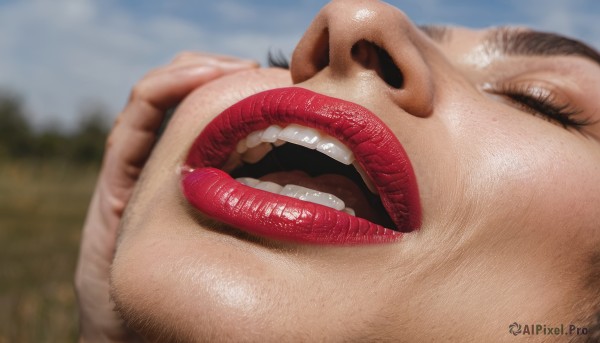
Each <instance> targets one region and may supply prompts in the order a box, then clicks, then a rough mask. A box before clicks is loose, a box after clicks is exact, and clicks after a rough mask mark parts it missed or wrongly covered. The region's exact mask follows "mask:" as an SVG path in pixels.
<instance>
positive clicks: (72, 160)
mask: <svg viewBox="0 0 600 343" xmlns="http://www.w3.org/2000/svg"><path fill="white" fill-rule="evenodd" d="M389 2H391V3H392V4H394V5H396V6H398V7H400V8H401V9H403V10H404V11H405V12H407V14H408V15H409V16H410V17H411V18H412V19H413V20H414V21H415V22H417V23H418V24H425V23H444V24H457V25H464V26H471V27H485V26H490V25H504V24H522V25H526V26H531V27H534V28H539V29H544V30H550V31H557V32H560V33H563V34H567V35H571V36H574V37H576V38H579V39H582V40H585V41H587V42H589V43H591V44H592V45H593V46H595V47H596V48H597V47H599V46H600V24H598V18H600V1H595V0H528V1H526V2H525V1H522V0H506V1H489V0H488V1H475V0H473V1H467V0H458V1H457V0H454V1H444V0H418V1H417V0H414V1H389ZM324 3H325V2H324V1H316V0H293V1H291V0H290V1H282V0H257V1H244V0H220V1H198V0H170V1H162V2H159V1H148V0H130V1H117V0H0V343H4V342H67V341H75V340H76V335H77V314H76V310H75V303H74V302H75V298H74V294H73V290H72V274H73V270H74V267H75V260H76V255H77V248H78V247H77V245H78V242H79V230H80V228H81V226H82V222H83V219H84V217H85V210H86V207H87V202H88V200H89V197H90V194H91V191H92V188H93V184H94V180H95V177H96V173H97V169H98V166H99V164H100V157H101V154H102V149H103V144H104V143H103V139H104V137H105V135H106V132H107V129H108V127H109V126H110V124H111V122H112V120H113V119H114V117H115V116H116V115H117V114H118V112H119V110H120V108H121V107H122V106H123V105H124V103H125V100H126V98H127V96H128V92H129V89H130V87H131V86H132V85H133V84H134V83H135V81H136V80H138V79H139V78H140V77H142V75H143V74H144V73H145V72H146V71H148V70H149V69H150V68H153V67H155V66H158V65H161V64H164V63H167V62H168V61H169V60H170V59H171V58H173V57H174V56H175V54H176V53H177V52H179V51H181V50H197V51H209V52H217V53H222V54H231V55H236V56H241V57H245V58H252V59H255V60H258V61H260V62H261V63H264V61H265V60H266V55H267V52H268V51H269V50H270V49H271V50H274V51H278V50H281V51H282V52H283V53H284V54H286V55H288V56H289V55H290V53H291V51H292V49H293V47H294V46H295V44H296V42H297V41H298V40H299V39H300V37H301V35H302V32H303V31H304V29H306V27H307V26H308V25H309V23H310V21H311V19H312V17H313V16H314V15H315V14H316V13H317V12H318V10H319V8H320V7H321V6H322V5H323V4H324Z"/></svg>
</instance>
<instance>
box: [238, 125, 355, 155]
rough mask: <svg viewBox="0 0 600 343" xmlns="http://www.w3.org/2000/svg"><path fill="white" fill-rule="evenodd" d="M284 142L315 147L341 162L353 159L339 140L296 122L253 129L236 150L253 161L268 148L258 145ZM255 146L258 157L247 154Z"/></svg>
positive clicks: (266, 151) (348, 150)
mask: <svg viewBox="0 0 600 343" xmlns="http://www.w3.org/2000/svg"><path fill="white" fill-rule="evenodd" d="M284 142H290V143H294V144H298V145H301V146H303V147H306V148H309V149H316V150H317V151H320V152H322V153H324V154H325V155H327V156H329V157H331V158H333V159H334V160H336V161H338V162H341V163H343V164H350V163H352V162H353V161H354V154H353V153H352V151H350V149H348V147H347V146H345V145H344V144H343V143H342V142H340V141H339V140H337V139H335V138H333V137H331V136H329V135H327V134H324V133H322V132H320V131H318V130H316V129H313V128H309V127H305V126H301V125H297V124H290V125H288V126H286V127H285V128H281V127H280V126H278V125H271V126H269V127H268V128H266V129H264V130H258V131H254V132H252V133H250V134H249V135H248V137H246V138H245V139H242V140H241V141H240V142H239V143H238V145H237V147H236V151H237V152H238V153H239V154H241V155H242V160H243V161H245V162H249V163H254V162H257V161H260V159H262V158H263V157H264V156H265V155H266V154H267V153H268V152H269V150H270V149H266V148H260V147H259V146H260V145H263V144H264V145H265V146H267V145H270V144H269V143H274V144H275V145H276V146H279V145H281V144H282V143H284ZM265 143H266V144H265ZM256 148H258V149H260V153H261V154H262V155H261V156H260V158H258V159H257V157H258V156H256V153H254V154H249V153H251V152H252V150H253V149H256Z"/></svg>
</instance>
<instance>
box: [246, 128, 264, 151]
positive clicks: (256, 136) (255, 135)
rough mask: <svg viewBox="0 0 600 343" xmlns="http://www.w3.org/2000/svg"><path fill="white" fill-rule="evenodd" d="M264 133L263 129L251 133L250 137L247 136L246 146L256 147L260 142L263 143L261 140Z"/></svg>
mask: <svg viewBox="0 0 600 343" xmlns="http://www.w3.org/2000/svg"><path fill="white" fill-rule="evenodd" d="M262 134H263V131H262V130H259V131H254V132H252V133H251V134H249V135H248V137H246V146H247V147H248V148H254V147H256V146H258V145H259V144H260V143H262V141H261V140H260V138H261V136H262Z"/></svg>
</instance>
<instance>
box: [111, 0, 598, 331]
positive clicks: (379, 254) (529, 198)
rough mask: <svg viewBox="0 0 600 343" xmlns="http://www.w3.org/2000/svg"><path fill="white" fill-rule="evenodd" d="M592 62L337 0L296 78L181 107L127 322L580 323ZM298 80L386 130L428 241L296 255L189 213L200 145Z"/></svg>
mask: <svg viewBox="0 0 600 343" xmlns="http://www.w3.org/2000/svg"><path fill="white" fill-rule="evenodd" d="M542 43H544V44H542ZM532 46H535V47H538V48H531V47H532ZM527 47H530V48H529V49H528V48H527ZM586 53H587V50H585V49H582V48H581V47H580V46H579V45H574V44H572V43H571V42H569V41H566V40H564V39H562V38H556V37H554V36H547V35H545V34H537V33H532V32H531V31H528V30H525V29H488V30H476V31H474V30H467V29H463V28H448V29H446V30H445V31H444V30H442V29H440V28H433V27H427V28H418V27H416V26H415V25H414V24H413V23H411V22H410V21H409V20H408V19H407V18H406V16H405V15H404V14H403V13H402V12H400V11H399V10H397V9H395V8H393V7H390V6H389V5H386V4H384V3H381V2H376V1H360V0H356V1H343V2H342V1H334V2H332V3H330V4H329V5H327V6H326V7H325V8H324V9H323V10H322V11H321V12H320V13H319V14H318V15H317V17H316V18H315V20H314V22H313V23H312V24H311V26H310V28H309V29H308V30H307V32H306V34H305V36H304V37H303V39H302V40H301V42H300V43H299V45H298V46H297V48H296V50H295V52H294V54H293V57H292V61H291V68H290V71H287V70H283V69H278V68H273V69H260V70H255V71H250V72H244V73H238V74H234V75H231V76H227V77H224V78H222V79H219V80H217V81H215V82H212V83H210V84H208V85H206V86H204V87H202V88H200V89H198V90H197V91H195V92H194V93H193V94H192V95H190V96H189V97H188V99H187V100H186V101H185V102H184V103H183V104H182V105H181V106H180V107H179V109H178V110H177V113H176V115H175V117H174V118H173V119H172V121H171V123H170V125H169V127H168V130H167V131H166V133H165V134H164V136H163V137H162V138H161V141H160V143H159V144H158V146H157V147H156V148H155V151H154V153H153V156H152V158H151V160H150V161H149V162H148V164H147V166H146V168H145V171H144V174H143V177H142V178H141V180H140V182H139V187H138V188H137V190H136V193H135V195H134V197H133V199H132V201H131V203H130V204H129V206H128V208H127V211H126V215H125V218H124V221H123V224H122V227H121V229H122V230H121V236H120V241H119V244H118V248H117V253H116V258H115V261H114V265H113V273H112V293H113V296H114V298H115V300H116V301H117V303H118V308H119V310H120V312H121V313H122V315H123V316H124V317H125V319H126V320H127V321H128V322H129V324H130V325H132V326H133V327H135V328H136V329H138V330H141V331H143V332H145V333H146V334H148V335H158V334H165V335H167V334H168V335H174V337H179V338H182V339H186V340H187V339H189V338H190V337H194V338H195V339H197V340H200V341H203V340H206V341H211V340H214V339H216V338H217V337H218V338H219V339H220V340H226V339H229V340H232V341H240V340H249V341H300V340H305V341H315V340H318V341H367V340H381V341H386V340H390V341H392V340H394V339H395V340H401V341H415V342H417V341H429V340H431V339H433V338H435V337H438V338H440V337H444V338H447V339H454V340H456V341H465V340H468V339H472V340H473V341H490V340H493V341H498V340H499V339H503V338H505V339H508V338H509V337H510V336H512V335H510V334H509V333H508V330H507V329H508V325H509V324H510V323H513V322H522V323H542V324H548V325H560V324H561V323H564V324H569V323H577V320H579V318H578V317H577V315H578V313H573V310H572V309H573V308H583V307H578V306H579V305H581V304H585V303H586V302H587V301H589V299H587V298H586V294H588V293H589V290H587V289H585V287H586V286H585V284H586V283H585V278H586V277H587V273H589V265H590V258H591V256H592V254H593V253H594V249H597V248H596V247H597V246H598V242H599V238H600V227H599V225H600V224H599V223H600V211H598V207H599V205H600V122H599V121H600V102H599V101H598V98H597V94H598V91H599V90H600V68H599V61H598V60H596V61H594V60H593V59H592V57H591V55H588V56H584V55H585V54H586ZM390 61H392V62H390ZM291 85H294V86H295V87H300V88H302V89H307V90H310V91H312V92H316V93H320V94H322V95H326V96H329V97H334V98H338V99H343V100H345V101H349V102H352V103H355V104H358V105H360V106H362V107H364V108H366V109H368V110H369V111H370V112H371V113H372V114H374V115H375V116H376V117H378V118H379V120H381V122H383V124H385V126H387V128H388V129H389V131H390V132H391V133H393V136H395V137H396V138H397V140H398V141H399V142H400V143H401V145H402V147H403V149H404V151H405V152H406V155H407V156H408V158H409V160H410V164H411V165H412V169H413V171H414V176H415V180H416V184H417V186H418V197H417V199H418V202H419V204H420V210H421V214H420V216H419V221H420V225H419V226H420V228H419V229H418V230H415V231H413V232H409V233H405V234H404V235H403V236H402V237H401V238H400V239H396V240H393V241H392V242H387V243H370V244H354V245H330V244H313V243H312V242H309V243H301V242H298V241H295V240H293V239H292V240H286V239H272V238H269V237H266V238H265V237H262V236H261V235H258V236H257V235H255V234H254V233H252V232H250V233H247V232H246V233H244V231H247V230H245V229H243V228H242V230H239V229H240V228H235V227H233V228H232V227H231V226H229V225H225V224H223V223H221V222H220V221H218V220H214V219H209V218H208V217H207V216H206V215H204V214H202V213H201V212H200V211H199V210H197V209H196V208H194V206H192V205H190V203H189V202H188V200H187V199H186V197H184V195H183V192H182V175H181V174H180V173H178V172H177V170H178V169H179V167H181V166H182V165H183V164H184V163H185V162H186V160H187V159H188V152H189V150H190V147H191V145H192V143H193V142H194V140H195V139H196V137H197V136H198V135H199V133H200V132H202V130H203V129H204V128H205V127H206V126H207V125H208V123H209V122H210V121H211V120H212V119H213V118H215V117H216V116H217V115H219V113H221V112H222V111H223V110H225V109H226V108H228V107H229V106H231V105H233V104H234V103H236V102H238V101H240V100H242V99H244V98H246V97H248V96H250V95H253V94H255V93H258V92H260V91H263V90H269V89H275V88H281V87H288V86H291ZM375 136H376V135H374V137H373V139H376V137H375ZM236 143H237V142H231V143H230V144H232V145H235V144H236ZM288 144H292V143H288ZM295 151H297V150H289V151H288V152H287V153H288V154H291V155H293V154H294V153H295ZM302 158H303V155H300V154H299V155H298V157H297V159H302ZM311 162H312V161H304V162H303V163H305V164H310V163H311ZM390 165H393V163H392V162H390ZM295 175H296V174H295V173H292V172H288V173H287V174H286V175H285V176H281V175H279V176H277V177H272V178H271V179H276V180H283V179H289V181H290V182H292V183H293V181H294V177H295ZM298 178H299V179H302V180H305V181H303V182H304V183H310V179H309V178H308V177H306V176H305V175H303V176H301V177H300V176H298ZM266 179H269V177H266ZM306 179H309V181H306ZM299 182H300V181H299ZM315 184H319V182H315ZM314 187H318V186H314ZM348 187H351V186H348ZM339 188H347V187H345V186H344V187H339ZM340 192H341V193H344V191H340ZM338 196H339V197H340V198H341V199H342V200H344V197H348V196H349V195H348V194H338ZM350 196H351V195H350ZM381 196H385V195H381ZM273 199H276V198H273ZM282 206H283V205H282ZM357 206H358V205H357ZM357 215H358V213H357ZM390 215H392V216H393V214H390ZM580 324H581V323H580ZM164 337H166V336H164ZM542 338H544V337H542ZM545 338H548V337H545Z"/></svg>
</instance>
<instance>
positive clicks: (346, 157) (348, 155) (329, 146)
mask: <svg viewBox="0 0 600 343" xmlns="http://www.w3.org/2000/svg"><path fill="white" fill-rule="evenodd" d="M317 151H320V152H322V153H324V154H325V155H327V156H329V157H331V158H333V159H334V160H336V161H338V162H340V163H343V164H346V165H348V164H350V163H352V162H353V161H354V154H353V153H352V151H350V149H348V147H347V146H345V145H344V144H343V143H342V142H340V141H339V140H337V139H335V138H333V137H331V136H325V137H323V138H322V139H321V140H320V141H319V143H318V144H317Z"/></svg>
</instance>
